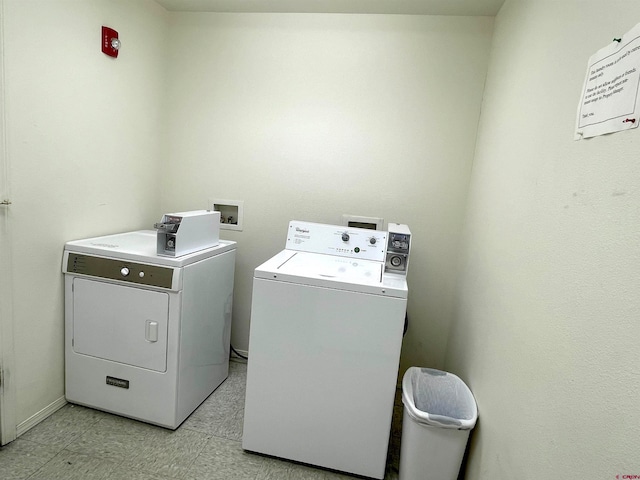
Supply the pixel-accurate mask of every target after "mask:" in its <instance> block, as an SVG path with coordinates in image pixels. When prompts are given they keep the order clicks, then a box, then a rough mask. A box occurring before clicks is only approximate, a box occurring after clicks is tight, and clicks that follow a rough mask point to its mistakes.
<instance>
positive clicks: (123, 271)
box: [120, 267, 129, 277]
mask: <svg viewBox="0 0 640 480" xmlns="http://www.w3.org/2000/svg"><path fill="white" fill-rule="evenodd" d="M120 274H121V275H122V276H123V277H128V276H129V269H128V268H127V267H122V268H121V269H120Z"/></svg>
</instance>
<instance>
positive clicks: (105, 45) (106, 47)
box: [102, 26, 120, 57]
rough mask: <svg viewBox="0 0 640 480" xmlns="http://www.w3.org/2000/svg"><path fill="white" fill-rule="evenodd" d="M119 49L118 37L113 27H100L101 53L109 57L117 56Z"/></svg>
mask: <svg viewBox="0 0 640 480" xmlns="http://www.w3.org/2000/svg"><path fill="white" fill-rule="evenodd" d="M118 50H120V39H119V38H118V32H116V31H115V30H114V29H113V28H109V27H105V26H103V27H102V53H104V54H105V55H109V56H110V57H117V56H118Z"/></svg>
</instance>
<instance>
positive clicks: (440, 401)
mask: <svg viewBox="0 0 640 480" xmlns="http://www.w3.org/2000/svg"><path fill="white" fill-rule="evenodd" d="M402 403H403V404H404V413H403V418H402V443H401V446H400V480H456V479H457V478H458V473H459V472H460V465H461V464H462V458H463V457H464V451H465V448H466V446H467V441H468V440H469V434H470V433H471V430H472V429H473V428H474V427H475V425H476V421H477V419H478V407H477V406H476V401H475V399H474V398H473V394H472V393H471V390H469V387H467V385H466V384H465V383H464V382H463V381H462V380H460V378H458V377H457V376H456V375H453V374H452V373H447V372H443V371H440V370H435V369H432V368H419V367H411V368H409V369H408V370H407V371H406V372H405V374H404V377H403V378H402Z"/></svg>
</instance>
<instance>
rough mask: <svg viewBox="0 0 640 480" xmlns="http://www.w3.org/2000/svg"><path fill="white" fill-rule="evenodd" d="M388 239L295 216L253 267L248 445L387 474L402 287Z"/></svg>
mask: <svg viewBox="0 0 640 480" xmlns="http://www.w3.org/2000/svg"><path fill="white" fill-rule="evenodd" d="M387 236H388V233H387V232H383V231H376V230H367V229H359V228H347V227H343V226H334V225H321V224H314V223H307V222H296V221H292V222H291V223H290V224H289V231H288V236H287V242H286V248H285V250H283V251H282V252H280V253H278V254H277V255H276V256H275V257H273V258H271V259H270V260H268V261H267V262H265V263H264V264H262V265H260V266H259V267H258V268H256V270H255V273H254V280H253V299H252V307H251V328H250V340H249V363H248V370H247V393H246V402H245V414H244V432H243V437H242V446H243V448H244V449H245V450H249V451H254V452H260V453H264V454H268V455H273V456H277V457H282V458H286V459H291V460H295V461H299V462H303V463H308V464H312V465H317V466H321V467H326V468H330V469H334V470H340V471H344V472H349V473H353V474H357V475H363V476H367V477H373V478H379V479H381V478H383V477H384V473H385V465H386V459H387V448H388V443H389V433H390V428H391V417H392V412H393V403H394V395H395V390H396V381H397V375H398V364H399V359H400V348H401V343H402V334H403V327H404V319H405V312H406V305H407V294H408V288H407V283H406V277H405V276H404V275H399V274H397V273H386V272H385V268H384V266H385V254H386V244H387Z"/></svg>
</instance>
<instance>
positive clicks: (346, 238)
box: [342, 232, 349, 242]
mask: <svg viewBox="0 0 640 480" xmlns="http://www.w3.org/2000/svg"><path fill="white" fill-rule="evenodd" d="M342 241H343V242H348V241H349V234H348V233H347V232H344V233H343V234H342Z"/></svg>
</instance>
